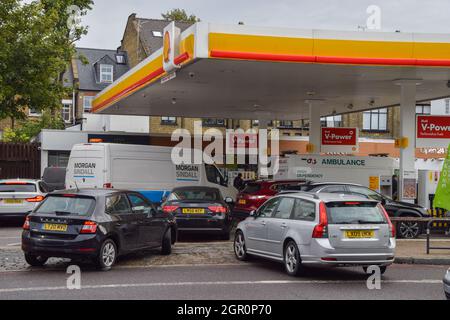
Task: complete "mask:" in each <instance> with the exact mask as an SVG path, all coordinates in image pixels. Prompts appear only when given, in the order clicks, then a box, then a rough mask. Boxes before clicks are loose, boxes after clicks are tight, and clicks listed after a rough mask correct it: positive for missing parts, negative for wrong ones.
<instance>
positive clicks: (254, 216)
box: [250, 210, 257, 218]
mask: <svg viewBox="0 0 450 320" xmlns="http://www.w3.org/2000/svg"><path fill="white" fill-rule="evenodd" d="M256 216H257V214H256V210H252V211H250V217H253V218H256Z"/></svg>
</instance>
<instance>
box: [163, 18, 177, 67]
mask: <svg viewBox="0 0 450 320" xmlns="http://www.w3.org/2000/svg"><path fill="white" fill-rule="evenodd" d="M163 34H164V39H163V41H164V42H163V68H164V71H165V72H167V73H169V72H171V71H173V70H175V69H176V68H178V66H177V65H176V63H175V57H176V55H177V54H179V52H178V51H179V43H180V29H179V28H177V27H175V22H173V21H172V22H171V23H170V24H169V25H167V26H166V27H165V28H164V31H163Z"/></svg>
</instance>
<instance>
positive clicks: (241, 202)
mask: <svg viewBox="0 0 450 320" xmlns="http://www.w3.org/2000/svg"><path fill="white" fill-rule="evenodd" d="M246 202H247V201H245V199H240V200H239V204H246Z"/></svg>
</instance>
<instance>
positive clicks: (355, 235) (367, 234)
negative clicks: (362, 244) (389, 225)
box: [345, 230, 375, 239]
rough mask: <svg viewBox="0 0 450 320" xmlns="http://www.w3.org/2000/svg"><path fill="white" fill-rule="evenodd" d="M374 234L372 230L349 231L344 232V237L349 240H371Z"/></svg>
mask: <svg viewBox="0 0 450 320" xmlns="http://www.w3.org/2000/svg"><path fill="white" fill-rule="evenodd" d="M374 236H375V233H374V232H373V230H351V231H345V237H346V238H349V239H364V238H373V237H374Z"/></svg>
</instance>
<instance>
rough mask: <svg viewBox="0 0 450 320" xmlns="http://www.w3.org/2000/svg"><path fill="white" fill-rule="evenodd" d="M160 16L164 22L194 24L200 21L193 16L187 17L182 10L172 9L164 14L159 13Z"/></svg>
mask: <svg viewBox="0 0 450 320" xmlns="http://www.w3.org/2000/svg"><path fill="white" fill-rule="evenodd" d="M161 16H162V17H163V19H164V20H167V21H177V22H188V23H196V22H199V21H200V19H199V18H197V17H196V16H195V15H193V14H191V15H189V16H188V14H187V13H186V11H185V10H184V9H172V10H169V11H167V12H166V13H161Z"/></svg>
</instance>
